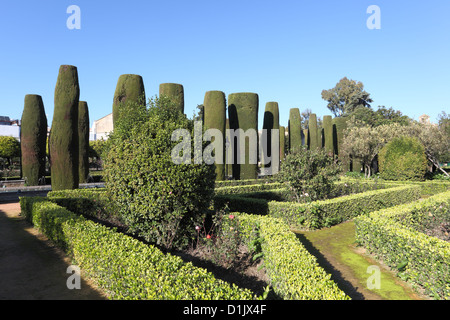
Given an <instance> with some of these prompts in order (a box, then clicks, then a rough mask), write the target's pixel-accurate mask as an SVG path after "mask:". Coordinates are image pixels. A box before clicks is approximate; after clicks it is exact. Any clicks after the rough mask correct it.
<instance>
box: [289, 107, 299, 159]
mask: <svg viewBox="0 0 450 320" xmlns="http://www.w3.org/2000/svg"><path fill="white" fill-rule="evenodd" d="M288 130H289V152H293V151H294V150H295V149H297V150H298V149H300V148H301V146H302V133H301V132H302V124H301V117H300V110H299V109H298V108H291V109H290V110H289V123H288Z"/></svg>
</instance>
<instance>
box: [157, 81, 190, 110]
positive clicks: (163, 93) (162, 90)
mask: <svg viewBox="0 0 450 320" xmlns="http://www.w3.org/2000/svg"><path fill="white" fill-rule="evenodd" d="M159 96H160V97H166V98H168V99H169V100H170V101H171V103H172V104H173V105H174V107H175V108H176V109H178V111H179V112H181V113H184V88H183V85H181V84H178V83H161V84H160V85H159Z"/></svg>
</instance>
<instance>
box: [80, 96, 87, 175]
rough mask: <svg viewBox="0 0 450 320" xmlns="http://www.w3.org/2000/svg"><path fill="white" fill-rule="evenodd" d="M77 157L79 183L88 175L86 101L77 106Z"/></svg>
mask: <svg viewBox="0 0 450 320" xmlns="http://www.w3.org/2000/svg"><path fill="white" fill-rule="evenodd" d="M78 156H79V164H78V166H79V177H80V180H79V181H80V183H86V182H87V178H88V175H89V109H88V104H87V102H86V101H80V103H79V104H78Z"/></svg>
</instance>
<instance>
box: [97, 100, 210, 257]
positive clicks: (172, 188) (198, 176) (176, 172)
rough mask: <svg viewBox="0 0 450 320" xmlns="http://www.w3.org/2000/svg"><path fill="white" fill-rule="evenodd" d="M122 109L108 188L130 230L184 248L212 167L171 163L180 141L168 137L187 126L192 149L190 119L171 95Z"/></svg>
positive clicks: (205, 199)
mask: <svg viewBox="0 0 450 320" xmlns="http://www.w3.org/2000/svg"><path fill="white" fill-rule="evenodd" d="M121 111H123V113H122V114H121V116H120V119H119V121H118V122H117V123H116V126H115V128H114V132H113V133H112V135H111V136H110V138H109V139H108V142H107V143H108V146H107V148H106V150H107V152H106V159H105V182H106V188H107V192H108V193H109V196H110V198H111V199H112V201H113V202H114V204H115V205H117V207H118V208H120V209H119V210H120V215H121V218H122V219H123V220H124V222H125V223H126V224H127V226H128V227H129V231H130V232H131V233H134V234H135V235H138V236H140V237H142V238H144V239H145V240H147V241H149V242H152V243H155V244H157V245H160V246H162V247H165V248H166V249H173V248H180V247H183V246H184V245H186V244H187V243H188V241H189V239H190V238H191V236H194V235H195V225H196V224H199V223H201V221H202V220H203V219H204V217H205V215H206V212H207V209H208V207H209V205H210V201H211V199H212V196H213V192H214V182H215V167H214V166H213V165H207V164H204V163H202V164H195V163H193V161H190V163H187V162H185V161H183V163H182V164H176V163H174V161H173V160H172V156H171V154H172V150H173V149H174V147H175V146H177V145H178V144H179V141H172V134H173V133H174V131H175V130H177V129H185V130H187V131H185V132H189V133H190V136H189V138H188V139H189V141H187V142H189V149H191V147H192V146H194V135H193V131H194V122H193V120H189V119H187V118H186V116H185V115H183V114H182V113H181V110H179V109H178V108H177V106H176V105H175V104H173V103H172V102H170V100H169V99H167V98H159V99H158V98H155V99H151V100H150V101H149V104H148V106H147V108H144V109H143V108H141V107H140V106H139V105H138V104H137V103H135V102H130V103H126V104H125V105H124V106H123V108H122V110H121Z"/></svg>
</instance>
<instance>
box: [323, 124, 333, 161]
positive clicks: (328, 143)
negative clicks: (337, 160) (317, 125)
mask: <svg viewBox="0 0 450 320" xmlns="http://www.w3.org/2000/svg"><path fill="white" fill-rule="evenodd" d="M323 135H324V136H323V140H324V148H325V151H326V152H327V153H328V154H329V155H331V156H333V155H334V149H333V118H332V117H331V116H330V115H326V116H323Z"/></svg>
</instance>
